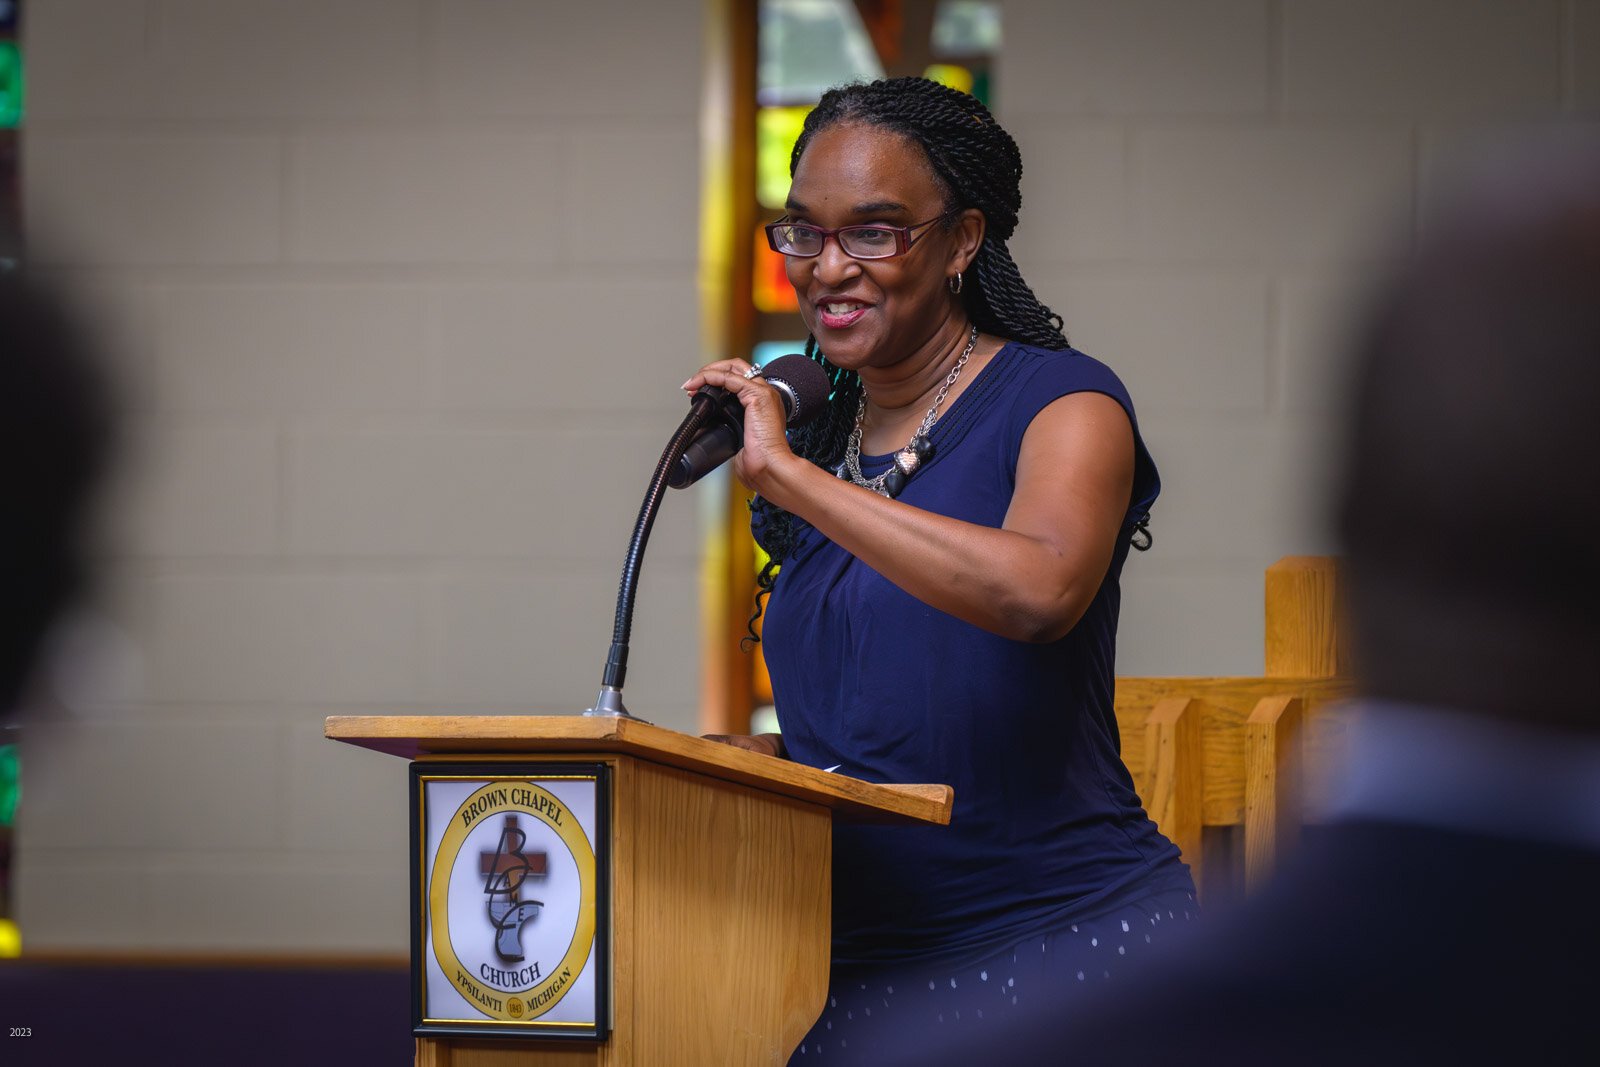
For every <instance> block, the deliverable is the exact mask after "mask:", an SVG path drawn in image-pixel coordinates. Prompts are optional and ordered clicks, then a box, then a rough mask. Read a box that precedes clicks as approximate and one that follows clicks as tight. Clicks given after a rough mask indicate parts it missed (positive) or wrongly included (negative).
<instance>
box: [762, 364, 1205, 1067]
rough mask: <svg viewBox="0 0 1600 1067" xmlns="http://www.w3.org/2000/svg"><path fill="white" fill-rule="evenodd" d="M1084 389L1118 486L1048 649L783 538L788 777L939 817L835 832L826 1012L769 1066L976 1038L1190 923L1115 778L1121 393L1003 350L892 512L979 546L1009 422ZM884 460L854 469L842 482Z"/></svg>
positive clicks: (1126, 536) (808, 537) (1010, 454)
mask: <svg viewBox="0 0 1600 1067" xmlns="http://www.w3.org/2000/svg"><path fill="white" fill-rule="evenodd" d="M1085 391H1089V392H1098V393H1104V394H1105V395H1107V396H1110V397H1112V398H1113V399H1115V400H1116V401H1117V402H1118V403H1120V404H1121V405H1122V407H1123V409H1124V410H1125V411H1127V413H1128V419H1129V421H1130V423H1132V424H1133V426H1134V440H1135V457H1136V458H1135V474H1134V487H1133V493H1132V499H1131V501H1130V504H1129V508H1128V512H1127V515H1126V516H1125V518H1124V521H1123V529H1122V533H1121V536H1119V538H1118V543H1117V549H1116V553H1115V555H1114V557H1113V559H1112V562H1111V566H1110V568H1109V570H1108V571H1107V574H1106V576H1105V580H1104V582H1103V583H1102V584H1101V586H1100V589H1099V591H1098V592H1097V593H1096V595H1095V597H1094V600H1093V602H1092V603H1091V604H1090V606H1089V608H1088V610H1087V611H1086V612H1085V613H1084V616H1083V618H1082V619H1081V620H1080V621H1079V623H1078V624H1077V626H1075V627H1074V628H1073V630H1072V631H1071V632H1070V633H1068V634H1067V635H1066V636H1065V637H1063V638H1061V639H1060V640H1058V641H1055V642H1053V643H1049V644H1030V643H1025V642H1020V641H1012V640H1009V639H1007V638H1004V637H999V636H997V635H995V634H991V633H989V632H987V631H985V630H982V629H979V628H978V627H976V626H973V625H971V624H970V623H966V622H963V621H961V620H959V619H956V618H955V617H953V616H951V615H947V614H945V613H944V612H941V611H938V610H936V609H934V608H931V607H929V606H928V605H926V604H924V603H922V602H921V601H919V600H917V599H915V598H914V597H912V596H910V595H909V594H907V593H905V592H903V591H902V590H901V589H900V588H899V587H897V586H895V585H893V584H892V583H890V582H889V581H888V580H887V579H885V578H883V577H882V576H881V575H879V574H878V573H877V572H875V571H874V570H872V569H871V568H870V567H868V566H867V565H866V564H864V563H862V562H861V561H859V560H858V559H856V558H855V557H854V556H852V555H850V554H849V553H848V552H846V551H844V550H843V549H841V548H840V547H839V546H837V545H835V544H834V543H833V542H831V541H829V540H828V539H827V538H825V537H823V536H822V535H821V534H819V533H818V532H817V531H816V530H815V529H813V528H812V527H810V526H809V525H807V524H806V523H804V522H803V521H801V520H799V519H798V518H797V519H796V520H795V526H796V544H795V547H794V549H793V551H792V552H791V553H790V555H789V558H788V559H787V560H785V562H784V564H783V567H782V569H781V570H780V572H779V574H778V578H777V582H776V584H775V586H774V588H773V591H772V596H771V597H770V599H769V601H768V604H767V610H766V615H765V619H764V640H763V642H762V648H763V649H764V651H765V655H766V659H767V666H768V669H769V671H770V672H771V675H772V684H773V691H774V693H775V695H776V699H777V712H778V719H779V722H780V724H781V727H782V730H783V740H784V746H785V748H786V750H787V753H788V756H789V758H790V759H792V760H795V761H796V762H799V763H805V764H809V765H811V766H814V767H821V768H834V767H837V770H838V773H840V774H847V775H850V776H852V777H855V778H861V779H864V780H866V781H869V782H943V783H946V784H949V785H951V786H952V787H954V789H955V807H954V811H953V814H952V817H951V821H950V825H949V826H948V827H926V828H924V827H884V826H862V825H855V824H850V823H844V822H840V823H836V824H835V826H834V844H833V878H834V895H833V964H834V970H833V977H832V983H831V988H830V996H829V1006H828V1008H827V1009H826V1010H825V1011H824V1012H823V1016H822V1018H821V1019H819V1020H818V1023H817V1025H816V1027H815V1028H814V1029H813V1031H812V1032H811V1034H809V1035H807V1039H806V1041H805V1042H803V1043H802V1046H801V1048H802V1049H803V1050H805V1051H797V1052H796V1053H795V1059H794V1060H792V1061H791V1062H810V1060H802V1057H810V1056H816V1055H819V1054H820V1055H823V1056H825V1058H826V1060H827V1061H828V1062H848V1061H849V1059H850V1058H856V1057H859V1058H861V1059H862V1060H863V1061H865V1062H870V1055H871V1052H872V1050H873V1048H874V1047H878V1048H881V1047H883V1046H882V1043H883V1042H892V1041H893V1040H894V1035H895V1034H896V1033H898V1032H904V1030H905V1029H906V1028H907V1027H914V1028H918V1029H921V1028H923V1027H925V1026H928V1025H941V1024H945V1025H957V1024H961V1025H977V1024H979V1023H981V1022H982V1021H983V1020H989V1021H991V1022H992V1021H993V1020H996V1019H999V1018H1003V1016H1004V1015H1005V1014H1006V1009H1007V1008H1009V1007H1012V1006H1014V1005H1015V1004H1017V1003H1018V1002H1019V1000H1020V999H1021V998H1023V997H1028V996H1061V995H1069V994H1070V992H1071V990H1072V989H1073V988H1074V985H1075V984H1076V983H1086V982H1089V981H1091V980H1092V979H1101V980H1103V979H1104V978H1109V977H1111V976H1112V975H1113V974H1114V973H1115V972H1116V970H1117V968H1118V967H1119V966H1121V965H1123V964H1124V963H1125V962H1126V961H1127V960H1128V959H1129V958H1130V954H1132V955H1133V956H1137V955H1139V954H1141V953H1142V952H1144V951H1147V950H1148V949H1149V947H1150V946H1151V945H1152V944H1154V943H1155V941H1156V940H1157V937H1158V935H1159V933H1160V931H1161V930H1162V929H1163V926H1162V924H1163V923H1165V924H1166V927H1167V928H1170V927H1171V926H1172V925H1174V924H1175V923H1178V922H1181V921H1182V920H1183V919H1184V918H1186V917H1187V916H1188V915H1190V914H1192V913H1193V911H1194V903H1193V892H1194V886H1193V883H1192V881H1191V880H1190V877H1189V872H1188V868H1187V867H1186V866H1185V865H1184V864H1183V862H1182V861H1181V860H1180V859H1179V856H1178V850H1177V848H1176V847H1175V846H1174V845H1172V843H1171V842H1169V841H1168V840H1167V839H1166V838H1165V837H1163V836H1162V835H1161V834H1160V832H1159V831H1157V829H1156V827H1155V824H1154V823H1152V822H1151V821H1150V819H1149V818H1148V817H1147V816H1146V815H1145V812H1144V810H1143V808H1142V807H1141V805H1140V802H1139V798H1138V797H1137V795H1135V792H1134V788H1133V782H1132V780H1131V779H1130V778H1129V776H1128V772H1127V769H1126V768H1125V767H1124V766H1123V764H1122V760H1121V756H1120V741H1119V738H1118V734H1117V723H1116V718H1115V716H1114V714H1113V709H1112V685H1113V664H1114V660H1115V651H1116V629H1117V613H1118V607H1119V602H1120V587H1119V577H1120V574H1121V570H1122V565H1123V562H1124V561H1125V560H1126V558H1127V554H1128V549H1129V544H1130V536H1131V535H1132V533H1133V530H1134V526H1135V524H1136V523H1138V522H1140V521H1142V520H1144V519H1145V518H1147V517H1148V513H1149V509H1150V506H1151V504H1152V503H1153V502H1154V500H1155V498H1156V495H1157V493H1158V492H1159V491H1160V481H1159V478H1158V476H1157V474H1156V469H1155V464H1154V462H1153V461H1152V460H1151V458H1150V455H1149V453H1148V452H1147V451H1146V449H1145V446H1144V443H1143V441H1142V440H1141V439H1140V438H1139V434H1138V424H1137V422H1136V421H1135V420H1134V412H1133V406H1132V402H1131V401H1130V400H1129V398H1128V394H1127V390H1126V389H1125V388H1124V387H1123V385H1122V383H1121V381H1119V380H1118V379H1117V377H1116V375H1115V374H1113V373H1112V372H1111V370H1110V369H1109V368H1107V367H1106V366H1105V365H1103V364H1101V363H1099V362H1097V361H1095V360H1093V359H1091V358H1090V357H1088V356H1086V355H1083V354H1082V353H1079V352H1076V351H1073V350H1070V349H1069V350H1065V351H1052V350H1048V349H1041V348H1034V347H1031V346H1027V345H1022V344H1018V343H1016V342H1011V343H1008V344H1006V345H1005V346H1004V347H1003V348H1002V349H1001V350H1000V351H999V352H998V353H997V354H996V355H995V356H994V358H993V359H991V360H990V361H989V363H988V364H987V365H986V366H985V367H984V368H983V369H982V371H980V372H979V374H978V375H977V376H976V377H975V378H974V380H973V381H972V382H971V384H970V385H969V386H968V387H967V389H966V390H965V391H964V392H963V393H962V394H961V395H960V396H959V397H957V399H956V400H955V402H954V403H953V404H951V406H950V407H949V409H948V410H947V411H946V412H945V413H944V414H943V415H942V416H941V417H940V419H939V421H938V423H937V424H935V426H934V428H933V431H932V439H933V441H934V444H935V445H936V446H937V452H936V454H935V455H934V457H933V459H932V460H931V461H929V462H928V463H926V464H924V465H923V467H922V469H921V470H919V471H918V472H917V473H916V475H915V476H914V477H912V478H911V479H910V481H909V482H908V484H907V486H906V489H905V491H904V492H903V493H902V494H901V495H900V498H899V499H900V500H901V501H903V502H905V503H907V504H910V505H912V506H914V507H919V508H923V509H925V510H928V511H933V512H937V513H940V514H944V515H949V516H952V517H954V518H957V519H962V520H964V521H967V522H973V523H978V524H980V525H984V526H991V527H999V526H1000V525H1001V524H1002V522H1003V520H1004V518H1005V513H1006V510H1007V508H1008V507H1009V505H1010V502H1011V495H1012V491H1013V489H1014V488H1015V484H1016V473H1017V458H1018V455H1019V453H1020V450H1021V445H1022V438H1023V434H1024V433H1025V432H1026V430H1027V428H1028V424H1029V423H1030V422H1032V420H1033V418H1034V417H1035V416H1036V415H1037V414H1038V413H1039V412H1040V411H1041V410H1043V409H1044V408H1045V407H1046V406H1047V405H1048V404H1050V403H1051V402H1052V401H1054V400H1056V399H1058V398H1060V397H1062V396H1066V395H1068V394H1070V393H1077V392H1085ZM888 462H889V457H888V456H876V457H872V456H863V457H862V468H863V471H864V472H865V473H867V474H868V475H871V474H875V473H877V472H878V471H880V470H883V469H885V468H886V466H887V464H888ZM754 532H755V534H756V537H757V538H758V540H759V538H760V536H761V532H762V531H761V530H760V528H759V523H758V524H757V528H756V529H755V531H754ZM1080 935H1081V936H1080ZM1090 941H1093V942H1094V944H1092V945H1091V944H1090V943H1089V942H1090ZM1025 955H1026V958H1024V956H1025ZM1034 957H1037V958H1034ZM1007 960H1010V961H1012V962H1011V963H1009V964H1006V963H1005V961H1007ZM1003 964H1004V966H1002V965H1003ZM1000 971H1005V972H1006V973H1003V974H1002V973H991V972H1000ZM1019 972H1020V974H1019ZM963 978H964V979H965V987H966V991H963ZM1008 982H1009V984H1007V983H1008ZM897 983H898V985H897ZM991 983H992V984H991ZM891 988H893V989H895V992H887V990H889V989H891ZM973 997H976V998H977V999H976V1000H974V999H971V998H973ZM874 1012H875V1014H874ZM963 1015H964V1018H963ZM851 1035H854V1037H855V1040H854V1041H853V1042H851V1041H850V1037H851ZM852 1046H853V1047H852Z"/></svg>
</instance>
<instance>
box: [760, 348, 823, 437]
mask: <svg viewBox="0 0 1600 1067" xmlns="http://www.w3.org/2000/svg"><path fill="white" fill-rule="evenodd" d="M761 377H763V378H765V379H766V380H767V381H768V382H770V383H772V385H773V386H775V387H776V388H777V390H778V393H779V394H780V395H781V396H782V397H783V406H784V409H785V410H786V411H787V412H788V414H789V425H790V426H804V425H805V424H806V423H808V422H811V421H812V420H813V419H816V418H817V417H818V416H820V415H821V414H822V413H823V411H825V410H826V409H827V407H828V394H829V393H831V392H833V383H831V382H829V381H828V372H827V371H825V370H823V369H822V364H820V363H818V362H817V361H816V360H814V359H809V358H807V357H806V356H803V355H801V354H800V353H798V352H791V353H789V354H788V355H787V356H779V357H778V358H777V359H775V360H772V361H771V362H770V363H768V364H766V365H765V366H764V367H762V368H761Z"/></svg>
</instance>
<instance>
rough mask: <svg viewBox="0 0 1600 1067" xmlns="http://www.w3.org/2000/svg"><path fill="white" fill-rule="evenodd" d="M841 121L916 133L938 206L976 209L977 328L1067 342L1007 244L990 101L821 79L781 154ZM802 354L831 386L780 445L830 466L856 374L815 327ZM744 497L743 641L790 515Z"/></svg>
mask: <svg viewBox="0 0 1600 1067" xmlns="http://www.w3.org/2000/svg"><path fill="white" fill-rule="evenodd" d="M847 123H863V124H866V125H871V126H881V127H883V128H885V129H889V130H894V131H895V132H897V133H900V134H902V135H903V136H905V137H908V138H910V139H911V140H913V141H915V142H916V143H917V144H918V145H920V146H921V147H922V150H923V152H924V153H925V154H926V156H927V159H928V162H929V164H930V165H931V166H932V167H933V172H934V175H935V177H936V178H937V180H938V182H939V184H940V185H942V186H943V187H944V192H945V208H946V210H947V211H951V212H954V211H958V210H961V209H964V208H969V207H974V208H977V209H978V210H979V211H981V212H983V215H984V219H985V221H986V225H985V232H984V238H983V243H982V244H981V245H980V246H979V248H978V253H977V256H976V257H975V259H974V260H973V264H972V275H973V282H974V284H970V285H967V286H965V287H964V288H963V290H962V294H961V300H962V303H963V306H964V307H965V309H966V312H967V315H968V317H969V318H970V319H971V320H972V323H973V325H975V326H977V328H978V329H980V330H982V331H983V332H984V333H988V334H993V335H995V336H997V337H1004V338H1008V339H1010V340H1014V341H1022V342H1024V343H1026V344H1030V345H1036V346H1038V347H1040V348H1057V349H1060V348H1066V347H1067V338H1066V334H1065V333H1063V332H1062V325H1063V324H1062V320H1061V316H1060V315H1057V314H1055V313H1054V312H1052V311H1051V310H1050V309H1049V308H1048V307H1046V306H1045V305H1044V304H1042V303H1040V302H1039V298H1038V297H1036V296H1034V294H1033V290H1032V289H1031V288H1029V286H1028V283H1027V282H1025V281H1023V279H1022V273H1021V272H1020V271H1019V270H1018V269H1017V264H1016V262H1015V261H1014V260H1013V259H1012V258H1011V251H1010V249H1009V248H1008V247H1007V246H1006V241H1007V240H1009V239H1010V237H1011V235H1012V233H1014V232H1015V231H1016V228H1017V212H1018V211H1019V210H1021V208H1022V190H1021V181H1022V154H1021V153H1020V152H1019V151H1018V150H1017V143H1016V141H1014V140H1012V138H1011V135H1010V134H1008V133H1006V131H1005V130H1003V129H1001V128H1000V125H999V123H997V122H995V120H994V116H993V115H991V114H989V109H988V108H986V107H984V106H983V105H982V104H981V103H979V102H978V100H977V99H976V98H975V97H973V96H971V95H969V94H967V93H963V92H959V91H957V90H955V89H951V88H949V87H947V86H944V85H940V84H939V83H937V82H931V81H928V80H926V79H924V78H891V79H888V80H886V81H876V82H872V83H870V84H865V85H846V86H842V87H841V88H838V89H830V90H829V91H828V92H826V93H824V94H823V96H822V99H821V100H820V101H819V102H818V103H817V106H816V107H815V108H813V109H812V110H811V112H810V114H808V115H807V116H806V122H805V127H804V129H803V130H802V131H801V134H800V137H799V139H798V140H797V141H796V142H795V145H794V152H793V154H792V155H791V156H790V159H789V172H790V174H793V173H794V171H795V169H796V168H797V167H798V166H799V165H800V157H801V156H802V155H803V154H804V153H805V150H806V147H807V146H808V145H809V144H810V143H811V140H812V138H814V137H815V136H816V135H817V134H818V133H819V132H821V131H822V130H825V129H828V128H829V127H832V126H836V125H841V124H847ZM956 224H957V223H956V221H955V220H954V219H951V220H949V221H947V222H946V223H945V226H946V228H947V229H951V228H954V227H955V225H956ZM806 355H807V356H809V357H810V358H812V359H814V360H816V361H817V362H818V363H820V364H821V365H822V368H823V369H824V370H826V371H827V372H828V379H829V381H830V382H831V383H832V384H833V393H832V395H831V396H830V397H829V401H828V410H827V411H826V412H825V413H824V414H823V415H822V417H821V418H819V419H818V420H817V421H816V422H814V423H812V424H810V425H809V426H805V427H802V428H800V429H796V430H793V431H791V432H790V435H789V447H790V448H792V449H793V450H794V452H795V454H796V455H798V456H800V457H801V458H803V459H808V460H810V461H811V462H812V463H815V464H816V465H817V466H819V467H822V468H823V469H824V470H830V471H831V470H832V469H834V468H835V467H837V466H838V465H839V463H840V461H841V460H842V459H843V458H844V449H845V444H846V442H847V441H848V440H849V438H850V433H851V431H852V430H854V429H855V419H856V407H857V405H858V404H859V403H860V399H861V388H862V387H861V379H860V377H859V376H858V375H857V374H856V373H855V372H854V371H847V370H843V369H841V368H839V367H835V366H834V365H833V364H832V363H830V362H828V360H827V357H826V356H825V355H823V353H822V351H821V350H820V349H819V348H818V347H817V342H816V338H815V337H810V338H807V339H806ZM750 507H751V510H752V512H754V523H753V526H754V528H755V529H756V530H757V537H758V539H759V540H760V542H761V547H762V548H764V549H765V550H766V552H767V556H768V560H767V562H766V564H765V565H764V566H763V567H762V568H761V573H760V574H759V575H758V576H757V578H756V606H755V614H754V615H752V616H751V618H750V634H749V636H748V637H747V638H745V644H746V646H748V645H749V644H750V643H751V642H753V641H755V640H758V638H757V637H756V631H755V623H756V620H757V619H759V618H760V617H761V613H762V610H763V605H764V601H765V599H766V597H767V596H768V595H770V594H771V592H772V585H773V582H774V581H776V577H777V571H778V568H779V567H781V566H782V564H783V561H784V560H785V559H786V558H788V556H789V553H790V552H792V551H793V549H794V528H793V522H794V517H793V516H792V515H790V514H789V513H788V512H787V511H784V510H783V509H782V508H779V507H777V506H776V505H774V504H772V503H771V502H769V501H767V500H765V499H763V498H761V497H756V499H755V500H754V501H752V502H751V505H750Z"/></svg>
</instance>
